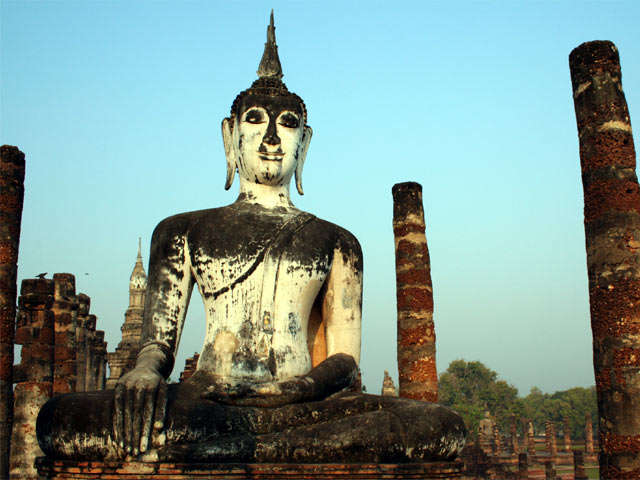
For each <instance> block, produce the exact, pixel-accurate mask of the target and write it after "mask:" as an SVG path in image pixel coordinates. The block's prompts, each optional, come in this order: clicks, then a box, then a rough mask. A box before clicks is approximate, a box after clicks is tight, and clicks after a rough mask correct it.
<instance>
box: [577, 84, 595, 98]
mask: <svg viewBox="0 0 640 480" xmlns="http://www.w3.org/2000/svg"><path fill="white" fill-rule="evenodd" d="M590 86H591V81H587V82H584V83H581V84H580V85H578V88H576V90H575V92H573V98H578V97H579V96H580V95H582V94H583V93H584V92H585V91H586V90H587V89H588V88H589V87H590Z"/></svg>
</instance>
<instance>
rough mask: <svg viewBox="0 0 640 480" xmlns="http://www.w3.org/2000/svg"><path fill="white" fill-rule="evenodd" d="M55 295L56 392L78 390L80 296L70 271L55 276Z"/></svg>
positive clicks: (54, 383)
mask: <svg viewBox="0 0 640 480" xmlns="http://www.w3.org/2000/svg"><path fill="white" fill-rule="evenodd" d="M53 281H54V283H55V296H54V299H55V300H54V303H53V313H54V315H55V333H56V338H55V354H54V355H55V357H54V367H53V393H54V394H56V395H58V394H60V393H69V392H74V391H75V389H76V318H77V314H78V299H77V297H76V278H75V277H74V276H73V275H72V274H70V273H56V274H54V275H53Z"/></svg>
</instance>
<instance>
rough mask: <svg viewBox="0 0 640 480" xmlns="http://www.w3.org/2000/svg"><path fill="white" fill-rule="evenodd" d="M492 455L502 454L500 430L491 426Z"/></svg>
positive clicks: (495, 426)
mask: <svg viewBox="0 0 640 480" xmlns="http://www.w3.org/2000/svg"><path fill="white" fill-rule="evenodd" d="M493 453H495V454H496V455H500V454H501V453H502V441H501V439H500V430H498V426H497V425H494V426H493Z"/></svg>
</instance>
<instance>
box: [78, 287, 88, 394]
mask: <svg viewBox="0 0 640 480" xmlns="http://www.w3.org/2000/svg"><path fill="white" fill-rule="evenodd" d="M77 298H78V314H77V317H76V392H86V391H87V383H88V379H87V359H88V358H87V357H88V356H89V355H90V353H89V348H88V342H87V340H88V338H87V332H88V330H87V325H88V323H89V309H90V307H91V299H90V298H89V296H88V295H85V294H84V293H79V294H78V297H77Z"/></svg>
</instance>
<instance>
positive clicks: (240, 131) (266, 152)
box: [222, 12, 312, 195]
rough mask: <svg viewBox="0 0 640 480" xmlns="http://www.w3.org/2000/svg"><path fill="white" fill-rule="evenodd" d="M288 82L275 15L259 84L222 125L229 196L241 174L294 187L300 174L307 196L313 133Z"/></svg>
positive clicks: (299, 185)
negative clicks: (292, 183)
mask: <svg viewBox="0 0 640 480" xmlns="http://www.w3.org/2000/svg"><path fill="white" fill-rule="evenodd" d="M282 76H283V75H282V67H281V65H280V60H279V58H278V47H277V46H276V42H275V27H274V25H273V12H271V22H270V25H269V27H268V28H267V43H266V44H265V49H264V54H263V56H262V60H261V62H260V66H259V67H258V80H256V81H255V82H253V84H252V85H251V87H250V88H248V89H247V90H245V91H243V92H241V93H240V94H239V95H238V96H237V97H236V99H235V100H234V102H233V105H232V106H231V116H230V117H228V118H225V119H224V120H223V121H222V137H223V140H224V149H225V154H226V157H227V181H226V184H225V189H227V190H228V189H229V188H230V187H231V184H232V183H233V178H234V176H235V172H236V169H237V170H238V174H239V175H240V177H241V178H242V179H243V180H244V181H248V182H252V183H258V184H262V185H272V186H284V185H288V184H289V182H290V181H291V177H292V176H293V175H294V173H295V176H296V187H297V189H298V192H299V193H300V195H302V194H303V190H302V168H303V166H304V161H305V158H306V155H307V149H308V147H309V142H310V140H311V135H312V130H311V127H309V126H308V125H307V110H306V107H305V105H304V102H303V101H302V99H301V98H300V97H299V96H298V95H296V94H295V93H292V92H289V90H288V89H287V86H286V85H285V84H284V83H283V82H282Z"/></svg>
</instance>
